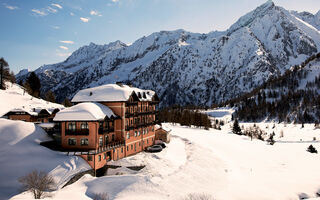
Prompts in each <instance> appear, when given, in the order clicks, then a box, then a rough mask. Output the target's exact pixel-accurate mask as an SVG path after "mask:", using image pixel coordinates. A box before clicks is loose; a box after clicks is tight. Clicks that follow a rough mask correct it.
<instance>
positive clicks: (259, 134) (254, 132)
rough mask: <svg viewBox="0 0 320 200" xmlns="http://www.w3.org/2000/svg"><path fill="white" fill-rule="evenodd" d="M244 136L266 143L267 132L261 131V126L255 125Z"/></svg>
mask: <svg viewBox="0 0 320 200" xmlns="http://www.w3.org/2000/svg"><path fill="white" fill-rule="evenodd" d="M244 135H246V136H249V137H250V138H251V140H252V139H253V138H255V139H258V140H262V141H264V140H265V138H266V136H267V132H265V131H263V130H261V129H260V127H259V126H257V125H255V124H254V125H253V126H250V127H249V128H247V129H246V130H245V131H244Z"/></svg>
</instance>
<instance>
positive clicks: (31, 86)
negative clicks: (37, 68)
mask: <svg viewBox="0 0 320 200" xmlns="http://www.w3.org/2000/svg"><path fill="white" fill-rule="evenodd" d="M25 87H26V88H27V89H28V90H29V91H28V92H29V93H30V94H31V95H32V96H34V97H39V96H40V88H41V83H40V79H39V78H38V76H37V75H36V73H34V72H31V73H30V75H29V77H28V78H27V81H26V84H25Z"/></svg>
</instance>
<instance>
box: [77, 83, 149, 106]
mask: <svg viewBox="0 0 320 200" xmlns="http://www.w3.org/2000/svg"><path fill="white" fill-rule="evenodd" d="M133 92H135V93H136V94H137V95H138V93H140V94H141V98H139V99H140V100H141V101H150V100H151V99H152V97H153V95H154V94H155V93H154V91H152V90H142V89H139V88H135V87H130V86H128V85H122V86H119V85H117V84H106V85H102V86H98V87H93V88H88V89H83V90H80V91H79V92H78V93H77V94H76V95H75V96H74V97H73V99H72V102H87V101H90V102H92V101H95V102H107V101H128V100H129V97H130V96H131V94H132V93H133ZM143 93H145V97H146V98H144V97H143Z"/></svg>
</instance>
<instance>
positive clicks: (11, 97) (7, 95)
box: [0, 82, 64, 117]
mask: <svg viewBox="0 0 320 200" xmlns="http://www.w3.org/2000/svg"><path fill="white" fill-rule="evenodd" d="M6 86H7V89H6V90H0V99H1V101H0V117H1V116H3V115H5V114H6V113H7V112H9V111H10V110H12V109H18V108H20V109H23V110H26V111H32V110H33V109H34V108H43V109H48V110H53V109H55V108H64V106H63V105H60V104H56V103H51V102H48V101H45V100H43V99H38V98H36V97H33V96H31V95H29V94H28V93H27V92H26V91H25V90H24V89H23V88H22V87H21V86H19V85H18V84H14V83H13V84H12V83H9V82H7V83H6Z"/></svg>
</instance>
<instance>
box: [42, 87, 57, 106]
mask: <svg viewBox="0 0 320 200" xmlns="http://www.w3.org/2000/svg"><path fill="white" fill-rule="evenodd" d="M45 100H46V101H50V102H52V103H55V102H56V96H55V95H54V93H53V92H52V91H51V90H49V91H48V92H47V93H46V95H45Z"/></svg>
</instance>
